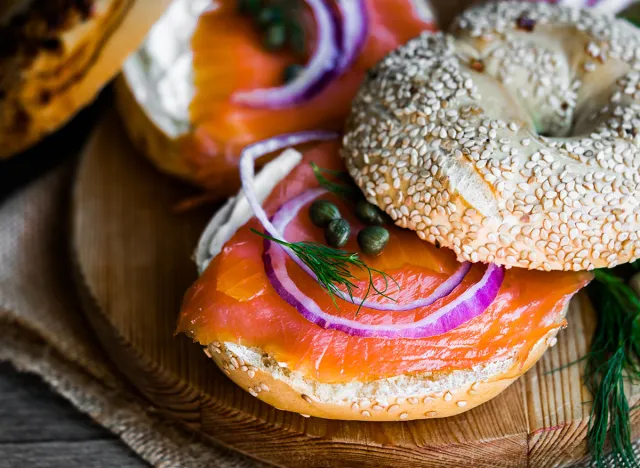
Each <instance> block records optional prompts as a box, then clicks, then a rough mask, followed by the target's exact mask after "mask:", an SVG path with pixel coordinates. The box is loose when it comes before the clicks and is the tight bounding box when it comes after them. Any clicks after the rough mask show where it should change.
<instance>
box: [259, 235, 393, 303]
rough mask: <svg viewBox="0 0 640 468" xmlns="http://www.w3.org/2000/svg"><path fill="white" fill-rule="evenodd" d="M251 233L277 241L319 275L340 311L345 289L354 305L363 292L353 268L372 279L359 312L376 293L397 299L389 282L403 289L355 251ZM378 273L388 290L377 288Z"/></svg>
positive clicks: (317, 276) (321, 282)
mask: <svg viewBox="0 0 640 468" xmlns="http://www.w3.org/2000/svg"><path fill="white" fill-rule="evenodd" d="M251 231H252V232H253V233H255V234H258V235H259V236H261V237H264V238H265V239H269V240H270V241H272V242H276V243H278V244H280V245H283V246H285V247H288V248H289V249H291V250H292V251H293V253H294V254H295V255H296V256H297V257H298V258H299V259H300V260H302V262H303V263H304V264H305V265H307V266H308V267H309V269H310V270H311V271H312V272H313V273H314V274H315V275H316V278H317V280H318V283H319V284H320V286H321V287H322V288H323V289H324V290H325V291H327V293H328V294H329V296H331V299H332V301H333V303H334V305H335V306H336V308H337V307H338V304H337V302H336V295H341V294H342V293H343V292H344V291H343V290H342V289H341V288H344V290H345V291H346V292H347V294H348V295H349V297H350V298H351V302H354V298H353V294H354V291H355V290H356V289H359V287H358V286H357V285H356V284H355V283H354V281H357V280H358V278H357V277H356V276H355V275H354V274H353V272H352V267H355V268H356V269H358V270H360V271H365V272H366V273H367V275H368V277H369V284H368V286H367V290H366V291H365V295H364V296H363V299H362V302H361V303H360V306H358V312H359V311H360V307H362V304H363V303H364V301H365V300H366V299H367V298H368V297H369V296H370V295H371V294H372V293H371V291H373V292H374V294H376V295H380V296H382V297H385V298H387V299H390V300H394V299H393V298H391V297H389V296H388V295H387V291H388V290H389V282H390V281H391V282H393V283H394V284H395V285H396V286H397V287H398V289H399V284H398V282H397V281H396V280H395V279H393V278H392V277H391V276H390V275H388V274H387V273H385V272H383V271H380V270H376V269H375V268H370V267H369V266H368V265H367V264H366V263H365V262H364V261H363V260H362V259H361V258H360V256H359V255H358V254H357V253H355V252H347V251H345V250H340V249H334V248H333V247H327V246H326V245H323V244H320V243H318V242H308V241H303V242H286V241H281V240H278V239H276V238H274V237H272V236H270V235H268V234H265V233H262V232H259V231H257V230H255V229H251ZM374 274H377V275H380V276H381V277H382V278H383V280H384V287H378V286H376V284H375V282H374ZM356 314H357V312H356Z"/></svg>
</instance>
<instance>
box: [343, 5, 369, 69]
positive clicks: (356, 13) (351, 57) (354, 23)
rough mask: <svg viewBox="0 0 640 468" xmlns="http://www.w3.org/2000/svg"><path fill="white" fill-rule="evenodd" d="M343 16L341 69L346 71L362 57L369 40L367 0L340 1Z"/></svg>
mask: <svg viewBox="0 0 640 468" xmlns="http://www.w3.org/2000/svg"><path fill="white" fill-rule="evenodd" d="M338 7H339V8H340V14H341V16H342V44H341V47H342V56H341V57H340V69H341V70H343V71H344V70H346V69H347V68H349V67H350V66H351V64H352V63H353V62H354V61H355V59H356V58H357V57H358V55H360V52H361V51H362V48H363V47H364V44H365V42H366V40H367V32H368V29H369V12H368V11H367V4H366V2H365V0H338Z"/></svg>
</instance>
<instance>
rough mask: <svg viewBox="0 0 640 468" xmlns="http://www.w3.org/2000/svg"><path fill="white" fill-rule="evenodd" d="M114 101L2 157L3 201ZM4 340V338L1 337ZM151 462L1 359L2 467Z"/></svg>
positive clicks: (79, 139)
mask: <svg viewBox="0 0 640 468" xmlns="http://www.w3.org/2000/svg"><path fill="white" fill-rule="evenodd" d="M108 101H109V91H106V92H105V93H103V96H102V97H101V98H100V99H99V100H98V102H97V103H96V104H95V105H93V106H91V107H90V108H89V109H87V110H85V111H83V112H82V113H80V114H79V116H78V117H76V118H75V119H74V120H73V121H72V122H71V123H70V124H69V125H67V126H65V128H63V129H62V130H60V131H59V132H57V133H56V134H55V135H52V136H51V137H49V138H47V139H46V140H44V141H43V142H42V143H40V144H38V145H37V146H36V147H34V148H32V149H30V150H28V151H26V152H25V153H23V154H21V155H18V156H16V157H14V158H11V159H9V160H6V161H0V204H1V203H2V202H3V201H4V200H5V199H6V198H7V197H9V196H10V195H11V194H12V193H14V192H16V191H17V190H20V188H22V187H24V186H25V185H27V184H28V183H30V182H31V181H33V180H35V179H37V178H38V177H40V176H41V175H43V174H44V173H46V172H47V171H49V170H51V169H52V168H54V167H55V166H57V165H59V164H61V163H63V162H65V161H69V160H71V159H73V158H74V157H76V155H77V154H78V152H79V150H80V149H81V148H82V146H83V144H84V141H85V140H86V137H87V136H88V134H89V133H90V130H91V129H92V128H93V126H94V124H95V121H96V117H97V116H98V115H99V114H100V113H101V112H102V109H103V108H104V107H105V102H108ZM0 339H1V337H0ZM144 466H147V465H146V464H145V463H144V462H143V461H141V460H140V459H139V458H138V457H137V456H136V455H135V454H134V453H133V452H132V451H131V450H129V449H128V448H127V447H126V446H125V445H124V444H123V443H122V442H121V441H120V440H119V439H118V438H117V437H115V436H114V435H113V434H111V433H110V432H108V431H107V430H105V429H103V428H101V427H99V426H98V425H96V424H95V423H93V422H92V421H91V420H90V419H89V418H88V417H87V416H85V415H83V414H81V413H80V412H79V411H77V410H76V409H75V408H73V407H72V406H71V405H70V404H69V403H68V402H67V401H66V400H64V399H63V398H61V397H60V396H58V395H56V394H55V393H54V392H52V391H51V390H50V389H49V388H48V386H47V385H46V384H45V383H44V382H42V380H40V379H39V378H38V377H36V376H33V375H27V374H23V373H19V372H17V371H15V370H14V369H13V368H12V367H11V366H10V365H9V364H6V363H2V364H0V468H5V467H6V468H15V467H18V468H34V467H36V468H45V467H46V468H50V467H51V468H53V467H56V468H57V467H64V468H67V467H68V468H76V467H77V468H80V467H82V468H93V467H105V468H110V467H118V468H129V467H144Z"/></svg>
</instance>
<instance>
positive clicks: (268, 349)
mask: <svg viewBox="0 0 640 468" xmlns="http://www.w3.org/2000/svg"><path fill="white" fill-rule="evenodd" d="M310 162H314V163H316V164H317V165H318V166H319V167H324V168H327V169H329V170H331V171H335V170H339V169H340V167H341V162H340V159H339V154H338V145H337V144H324V145H321V146H318V147H316V148H313V149H311V150H309V151H307V152H305V154H304V156H303V157H302V156H301V155H300V153H298V152H297V151H295V150H292V149H289V150H287V151H285V152H283V153H282V154H281V155H280V156H278V157H277V158H276V159H275V160H274V161H272V162H270V163H268V164H267V165H266V166H265V167H264V168H263V169H262V170H261V172H260V174H259V175H258V177H257V179H256V183H255V189H254V190H252V191H253V192H254V193H255V194H256V197H257V199H258V200H259V202H260V203H262V204H263V205H264V207H265V210H267V212H268V213H269V217H270V218H271V219H274V220H275V219H276V218H277V217H278V214H277V212H279V211H280V210H283V209H285V208H283V207H284V205H282V204H283V203H284V202H285V201H288V200H294V201H295V200H296V199H298V198H300V197H301V196H304V194H305V193H308V191H309V189H313V188H314V187H317V184H318V182H317V180H316V179H315V176H314V175H313V171H312V170H311V168H310V165H309V163H310ZM301 194H302V195H301ZM336 198H337V197H335V196H334V197H333V198H329V199H330V200H333V201H334V202H336V203H338V201H337V200H336ZM278 206H280V208H275V207H278ZM339 206H340V212H341V213H343V216H344V217H345V219H347V220H348V221H349V223H350V225H353V226H356V225H357V224H356V223H357V221H355V220H354V219H353V216H350V215H349V214H348V211H349V208H348V206H349V205H347V204H344V205H339ZM274 212H275V213H276V214H274ZM252 214H253V213H252V209H251V208H250V205H249V204H248V203H247V199H246V198H245V196H244V195H243V194H242V193H239V194H238V196H236V197H234V198H232V199H231V200H230V201H228V202H227V204H226V205H224V206H223V207H222V208H221V209H220V211H219V212H218V213H217V214H216V215H215V216H214V217H213V218H212V220H211V222H210V223H209V225H208V226H207V228H206V229H205V231H204V233H203V235H202V237H201V239H200V241H199V243H198V248H197V250H196V253H195V256H194V258H195V261H196V264H197V266H198V270H199V272H200V277H199V279H198V280H197V281H196V283H195V284H194V285H193V286H192V287H191V288H190V290H189V291H188V292H187V294H186V296H185V299H184V301H183V306H182V311H181V314H180V318H179V321H178V331H179V332H183V333H185V334H187V335H188V336H189V337H191V338H192V339H194V341H196V342H197V343H198V344H199V345H201V346H202V347H203V348H204V352H205V353H206V354H207V356H208V357H210V358H212V359H213V360H214V361H215V363H216V364H217V365H218V366H219V367H220V369H222V371H223V372H224V373H225V374H227V375H228V376H229V377H230V378H231V379H232V380H233V382H235V383H236V384H237V385H239V386H240V387H242V388H243V389H245V390H246V391H247V392H249V393H250V394H251V395H253V396H254V397H257V398H259V399H260V400H262V401H264V402H266V403H268V404H270V405H272V406H275V407H276V408H279V409H282V410H286V411H292V412H296V413H300V414H302V415H303V416H315V417H322V418H329V419H345V420H362V421H402V420H413V419H427V418H440V417H447V416H452V415H455V414H458V413H461V412H463V411H467V410H469V409H471V408H473V407H476V406H478V405H480V404H482V403H484V402H486V401H488V400H489V399H491V398H493V397H495V396H496V395H497V394H499V393H500V392H501V391H503V390H504V389H505V388H506V387H507V386H508V385H509V384H511V383H512V382H513V381H514V380H515V379H517V378H518V377H519V376H521V375H522V374H523V373H525V372H526V371H527V370H528V369H529V368H530V367H531V366H532V365H533V364H534V363H535V362H536V361H537V360H538V359H539V358H540V356H541V355H542V354H543V353H544V351H545V350H546V349H547V348H548V347H549V346H553V345H554V344H555V343H556V342H557V338H556V335H557V333H558V332H559V331H560V330H561V329H562V328H563V327H564V326H565V324H566V321H565V313H566V311H567V307H568V303H569V299H570V298H571V296H572V295H573V294H574V293H575V292H576V291H577V290H579V289H580V288H581V287H583V286H584V285H585V284H586V283H587V282H588V281H589V279H590V277H589V275H588V274H585V273H573V272H550V273H548V272H540V271H527V270H524V269H520V268H513V269H511V270H507V271H506V273H505V277H504V282H503V283H502V284H503V285H504V289H501V290H500V291H499V292H497V294H498V296H496V298H495V299H494V300H493V301H492V302H491V303H490V304H489V305H488V306H487V307H488V308H487V309H486V310H485V312H483V313H480V315H477V316H475V318H469V319H468V320H465V321H463V322H462V323H460V324H459V325H458V326H454V325H453V324H451V325H448V326H447V327H446V329H445V330H443V331H441V332H440V333H436V334H435V335H415V336H413V335H412V336H413V338H407V337H388V338H380V337H378V336H375V335H364V334H362V333H359V332H358V331H353V330H346V329H344V328H335V327H332V326H331V325H330V324H328V323H325V324H323V325H319V324H318V323H316V322H314V321H313V319H311V318H309V316H308V315H304V310H303V308H302V307H301V306H300V303H299V302H298V303H296V302H295V301H292V300H291V297H292V296H294V295H296V294H300V293H299V292H298V293H296V292H295V291H294V289H292V288H289V289H284V290H283V287H282V286H281V285H280V286H278V284H277V283H274V281H273V273H270V271H271V270H269V268H274V267H273V265H274V263H273V262H274V260H273V259H272V258H271V257H270V259H268V260H267V257H266V254H267V252H268V251H270V249H271V247H268V246H266V244H265V246H264V247H263V241H264V239H263V238H262V237H260V236H258V235H256V234H255V233H253V232H251V229H256V228H258V227H259V225H258V224H257V223H256V221H255V219H252ZM291 216H294V217H295V218H294V219H295V220H296V221H294V222H295V223H296V225H295V227H294V226H291V227H290V228H289V231H287V232H288V234H287V235H288V236H289V235H291V236H299V237H300V238H302V239H305V240H311V241H315V242H319V239H322V231H321V230H318V229H317V228H315V227H314V226H313V225H312V224H310V222H308V221H305V219H307V218H308V216H309V215H308V212H307V210H306V209H304V210H303V211H300V212H299V213H298V214H292V215H291ZM354 229H356V228H355V227H354ZM389 232H390V236H391V240H390V241H389V245H388V246H387V249H391V252H390V253H386V252H384V251H383V252H382V253H381V254H380V255H379V256H378V257H376V258H372V257H367V256H365V257H364V258H366V262H367V263H368V264H369V265H371V268H375V269H376V270H375V271H388V272H389V274H390V275H391V276H392V277H393V278H394V281H395V284H398V286H399V288H401V289H400V290H403V291H405V292H404V293H403V296H402V297H398V301H405V302H406V298H407V297H409V298H411V297H414V294H416V295H417V296H418V297H420V298H424V297H426V296H428V295H431V294H433V293H432V292H431V291H433V290H434V287H435V286H434V285H433V284H434V283H431V281H436V283H435V284H438V283H437V282H441V281H443V279H444V278H443V276H442V274H443V273H445V272H450V271H452V270H453V269H457V268H459V265H460V264H459V263H458V262H456V261H455V260H454V259H455V256H454V254H453V253H452V252H451V251H448V249H446V248H441V249H437V248H436V247H434V246H433V245H431V244H429V243H427V242H424V241H422V240H420V239H418V237H417V236H415V235H414V234H413V233H412V232H411V231H408V230H403V229H399V228H397V227H390V228H389ZM288 239H290V238H289V237H288ZM344 248H345V249H347V251H353V250H351V249H353V248H354V243H353V240H351V244H347V245H346V246H345V247H344ZM270 255H271V254H270ZM288 268H289V270H288V271H289V272H290V275H291V280H292V281H293V282H295V284H297V285H298V287H299V288H300V289H301V290H304V291H305V294H308V295H309V296H308V297H310V298H312V299H311V300H313V301H315V303H316V304H318V305H319V306H320V308H321V309H322V310H323V311H324V312H325V313H328V314H330V315H331V316H332V317H333V316H338V317H342V318H343V319H348V318H351V319H352V320H351V322H354V321H357V322H358V323H359V324H360V325H363V326H364V327H366V326H367V325H368V324H372V326H373V327H375V326H377V325H376V324H383V325H384V324H395V323H396V321H399V322H398V323H400V324H403V325H404V324H405V323H406V321H410V322H412V323H413V322H414V321H415V322H421V321H422V322H424V319H423V318H422V317H432V315H430V314H434V315H433V316H437V315H438V314H439V313H441V311H443V310H445V309H447V307H450V306H449V305H448V304H453V303H455V301H456V300H457V299H455V298H448V297H447V298H445V299H444V302H440V303H436V304H434V306H433V307H431V308H429V306H426V308H420V307H417V308H416V309H399V311H391V312H384V311H382V310H372V309H369V307H370V306H368V305H365V306H362V308H360V307H356V306H355V305H354V304H348V303H345V302H342V301H339V303H338V304H336V305H334V304H333V303H332V301H331V299H329V297H328V296H327V295H326V294H325V291H324V290H322V289H321V288H318V285H317V284H316V283H315V280H311V281H310V280H309V278H307V275H306V273H304V272H303V271H301V270H299V269H297V266H296V265H295V264H293V263H292V264H291V265H290V266H289V267H288ZM485 268H487V271H488V267H485V266H482V265H476V266H473V267H472V270H471V271H470V273H469V275H475V276H474V278H475V279H469V280H468V281H467V280H465V281H464V282H463V283H460V285H459V286H457V289H455V290H454V291H456V292H455V293H452V294H454V295H456V297H462V295H464V294H472V293H471V291H473V288H474V284H478V283H474V281H476V280H477V279H478V278H479V272H480V271H482V270H484V269H485ZM435 271H440V272H441V273H439V274H437V273H434V272H435ZM474 271H475V273H473V272H474ZM425 275H426V276H425ZM445 277H446V276H445ZM429 278H431V279H429ZM434 278H438V279H436V280H434ZM447 281H448V280H447ZM422 285H424V288H425V289H421V288H423V286H422ZM439 287H440V286H438V288H439ZM416 288H418V289H417V290H416ZM418 290H419V291H421V292H419V293H418V292H412V291H418ZM543 290H544V293H542V291H543ZM466 291H469V293H467V292H466ZM457 294H460V296H457ZM474 294H475V293H474ZM296 297H300V296H296ZM287 298H288V299H287ZM403 298H404V299H403ZM392 299H394V300H395V296H392ZM298 300H299V301H302V300H304V299H298ZM478 300H481V299H478ZM448 301H452V302H448ZM356 302H359V300H358V301H356ZM387 310H389V309H387ZM402 310H411V312H409V313H407V312H404V313H403V312H402ZM449 310H451V309H449ZM461 313H464V312H461ZM351 314H355V317H356V319H353V316H354V315H351ZM422 314H425V315H422ZM414 317H415V318H414ZM447 320H448V319H447ZM416 325H417V323H416ZM385 336H386V335H385Z"/></svg>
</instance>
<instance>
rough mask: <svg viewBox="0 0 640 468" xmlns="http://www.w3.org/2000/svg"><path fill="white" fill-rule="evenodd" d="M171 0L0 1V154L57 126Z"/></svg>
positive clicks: (30, 142)
mask: <svg viewBox="0 0 640 468" xmlns="http://www.w3.org/2000/svg"><path fill="white" fill-rule="evenodd" d="M168 4H169V0H84V1H72V0H32V1H28V0H4V1H3V2H1V5H0V158H3V157H9V156H11V155H13V154H15V153H18V152H20V151H22V150H24V149H26V148H28V147H29V146H31V145H33V144H35V143H37V142H38V141H39V140H40V139H41V138H42V137H44V136H45V135H47V134H49V133H51V132H53V131H55V130H56V129H57V128H58V127H60V126H61V125H63V124H64V123H65V122H66V121H67V120H69V119H70V118H71V117H73V116H74V115H75V113H76V112H77V111H79V110H80V109H81V108H82V107H84V106H85V105H87V104H88V103H89V102H91V101H92V100H93V99H94V98H95V97H96V95H97V93H98V92H99V91H100V90H101V89H102V87H103V86H104V85H105V84H106V83H107V82H108V81H109V80H110V79H111V78H112V77H113V76H114V75H115V74H116V73H117V71H118V70H119V69H120V67H121V65H122V62H123V61H124V60H125V58H126V57H127V55H129V54H130V53H131V52H132V51H134V50H135V48H136V47H137V46H138V44H139V43H140V42H142V40H143V38H144V36H145V35H146V33H147V31H148V30H149V28H150V27H151V26H152V24H153V23H154V21H155V20H156V19H157V18H158V17H159V16H160V14H161V13H162V11H164V9H165V8H166V6H167V5H168Z"/></svg>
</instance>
